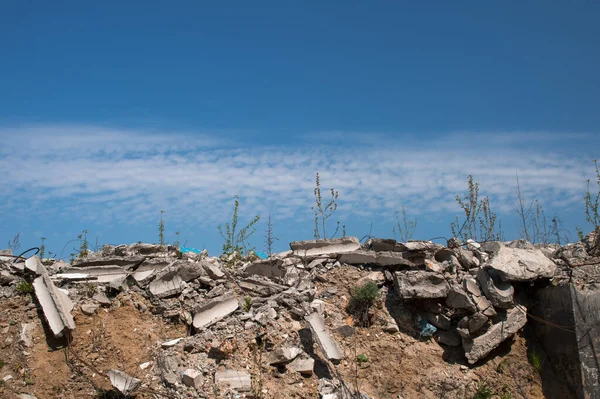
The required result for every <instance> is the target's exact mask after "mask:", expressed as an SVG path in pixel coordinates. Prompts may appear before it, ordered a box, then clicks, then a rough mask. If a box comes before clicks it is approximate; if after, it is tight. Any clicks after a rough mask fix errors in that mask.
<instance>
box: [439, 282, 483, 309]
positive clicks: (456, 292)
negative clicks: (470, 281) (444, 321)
mask: <svg viewBox="0 0 600 399" xmlns="http://www.w3.org/2000/svg"><path fill="white" fill-rule="evenodd" d="M446 306H448V307H450V308H453V309H466V310H468V311H469V312H473V313H474V312H476V311H477V308H476V307H475V304H474V303H473V301H471V298H469V295H468V294H467V293H466V291H465V290H464V289H463V288H462V287H461V286H460V285H458V284H456V283H455V284H453V285H452V286H451V287H450V292H448V296H447V297H446Z"/></svg>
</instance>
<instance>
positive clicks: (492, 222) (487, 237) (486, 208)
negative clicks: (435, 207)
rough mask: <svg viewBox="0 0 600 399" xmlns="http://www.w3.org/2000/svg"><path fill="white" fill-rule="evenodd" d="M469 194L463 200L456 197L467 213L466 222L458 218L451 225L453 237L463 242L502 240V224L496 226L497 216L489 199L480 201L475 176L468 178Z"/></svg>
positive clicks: (485, 198)
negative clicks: (468, 240)
mask: <svg viewBox="0 0 600 399" xmlns="http://www.w3.org/2000/svg"><path fill="white" fill-rule="evenodd" d="M467 186H468V190H469V192H468V194H467V195H466V196H464V197H463V198H461V197H460V196H459V195H457V196H456V202H457V203H458V205H459V206H460V207H461V209H462V210H463V212H464V213H465V220H464V222H463V223H462V224H461V223H460V222H459V218H458V217H456V219H455V221H454V222H451V223H450V229H451V230H452V235H453V236H454V237H457V238H461V239H462V240H463V241H466V240H467V239H469V238H470V239H473V240H475V241H482V240H483V241H493V240H501V239H502V238H503V237H502V235H503V234H502V226H501V224H500V222H498V224H497V225H496V221H497V216H496V214H495V213H494V212H493V211H492V209H491V206H490V200H489V198H488V197H484V198H483V199H481V200H480V199H479V183H476V182H474V181H473V175H469V176H468V177H467Z"/></svg>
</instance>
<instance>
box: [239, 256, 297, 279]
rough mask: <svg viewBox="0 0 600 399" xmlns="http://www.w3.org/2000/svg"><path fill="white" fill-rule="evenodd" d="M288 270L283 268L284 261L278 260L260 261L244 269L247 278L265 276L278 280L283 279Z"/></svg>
mask: <svg viewBox="0 0 600 399" xmlns="http://www.w3.org/2000/svg"><path fill="white" fill-rule="evenodd" d="M286 271H287V269H286V268H285V267H284V266H283V260H282V259H277V258H271V259H264V260H258V261H256V262H253V263H251V264H249V265H248V266H246V267H244V268H242V272H243V274H244V275H245V276H252V275H258V276H264V277H268V278H272V279H276V280H280V279H282V278H283V277H284V276H285V274H286Z"/></svg>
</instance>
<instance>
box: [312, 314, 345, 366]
mask: <svg viewBox="0 0 600 399" xmlns="http://www.w3.org/2000/svg"><path fill="white" fill-rule="evenodd" d="M304 319H305V320H306V321H307V322H308V324H309V325H310V329H311V331H312V332H313V336H314V338H315V341H316V342H317V343H318V344H319V346H320V348H321V350H322V351H323V354H324V355H325V357H326V358H327V360H331V361H332V362H334V363H337V362H339V361H340V360H342V353H341V351H340V348H339V346H338V344H337V342H335V341H334V340H333V338H331V336H330V335H329V333H328V332H327V330H326V329H325V320H324V319H323V317H322V316H321V315H319V314H318V313H312V314H310V315H308V316H306V317H305V318H304Z"/></svg>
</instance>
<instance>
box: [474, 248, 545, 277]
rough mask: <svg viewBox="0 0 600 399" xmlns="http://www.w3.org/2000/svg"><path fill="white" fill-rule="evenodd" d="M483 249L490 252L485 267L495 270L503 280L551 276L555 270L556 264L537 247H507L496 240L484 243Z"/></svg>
mask: <svg viewBox="0 0 600 399" xmlns="http://www.w3.org/2000/svg"><path fill="white" fill-rule="evenodd" d="M483 249H484V250H485V251H487V252H491V253H492V257H491V259H490V260H489V261H488V263H487V265H485V267H486V268H491V269H494V270H496V271H497V272H498V275H499V276H500V278H501V279H502V280H504V281H532V280H536V279H538V278H551V277H554V274H555V273H556V271H557V266H556V264H555V263H554V262H552V261H551V260H550V259H548V258H547V257H546V255H544V253H543V252H542V251H540V250H539V249H520V248H508V247H506V246H505V245H503V244H501V243H498V242H495V243H486V244H485V245H484V246H483Z"/></svg>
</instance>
